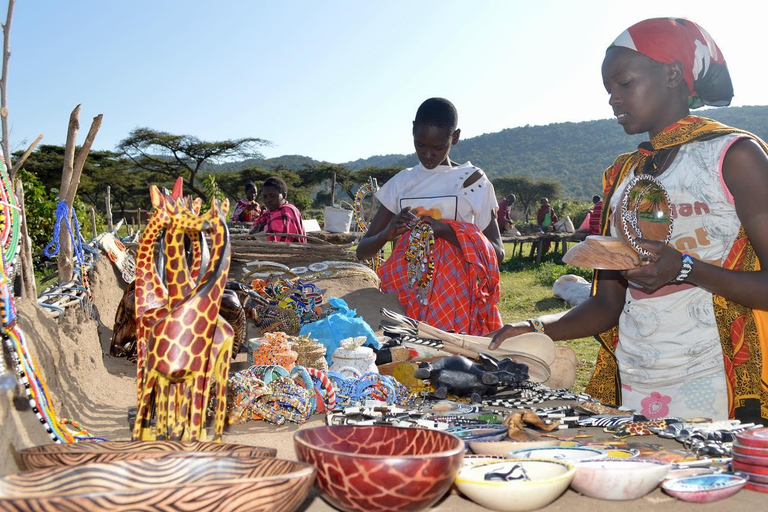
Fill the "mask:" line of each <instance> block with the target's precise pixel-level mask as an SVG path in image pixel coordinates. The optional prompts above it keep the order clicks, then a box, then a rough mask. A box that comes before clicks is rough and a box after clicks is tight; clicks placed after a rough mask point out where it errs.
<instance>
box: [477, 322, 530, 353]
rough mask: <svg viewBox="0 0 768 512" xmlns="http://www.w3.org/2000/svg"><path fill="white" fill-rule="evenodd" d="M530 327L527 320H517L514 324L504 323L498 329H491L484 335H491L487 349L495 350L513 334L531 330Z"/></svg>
mask: <svg viewBox="0 0 768 512" xmlns="http://www.w3.org/2000/svg"><path fill="white" fill-rule="evenodd" d="M532 329H533V328H532V327H531V325H530V324H529V323H528V322H518V323H516V324H505V325H504V327H502V328H501V329H499V330H498V331H492V332H489V333H488V334H487V335H486V336H492V337H493V339H492V340H491V342H490V343H489V344H488V350H496V349H497V348H499V346H500V345H501V344H502V343H504V341H505V340H507V339H508V338H512V337H513V336H519V335H520V334H525V333H527V332H531V330H532Z"/></svg>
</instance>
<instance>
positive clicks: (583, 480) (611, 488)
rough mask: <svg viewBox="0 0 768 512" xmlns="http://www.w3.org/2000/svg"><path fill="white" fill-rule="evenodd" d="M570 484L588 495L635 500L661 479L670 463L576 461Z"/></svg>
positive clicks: (603, 498)
mask: <svg viewBox="0 0 768 512" xmlns="http://www.w3.org/2000/svg"><path fill="white" fill-rule="evenodd" d="M577 467H578V471H577V472H576V476H575V477H574V479H573V481H572V482H571V487H573V488H574V489H575V490H576V491H578V492H580V493H581V494H583V495H585V496H589V497H590V498H598V499H601V500H635V499H637V498H641V497H643V496H645V495H646V494H648V493H649V492H651V491H652V490H654V489H655V488H656V486H658V485H659V483H660V482H661V481H662V480H664V477H665V476H667V473H668V472H669V469H670V465H669V464H664V463H663V462H659V461H654V460H649V459H605V460H588V461H584V462H579V463H578V465H577Z"/></svg>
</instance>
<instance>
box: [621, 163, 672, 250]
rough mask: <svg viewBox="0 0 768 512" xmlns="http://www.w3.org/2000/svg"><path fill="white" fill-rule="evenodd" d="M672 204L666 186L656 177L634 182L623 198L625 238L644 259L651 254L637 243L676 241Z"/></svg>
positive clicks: (640, 177) (633, 180)
mask: <svg viewBox="0 0 768 512" xmlns="http://www.w3.org/2000/svg"><path fill="white" fill-rule="evenodd" d="M669 203H670V200H669V194H668V193H667V190H666V189H665V188H664V185H662V184H661V182H660V181H659V180H658V179H656V178H655V177H653V176H649V175H647V174H641V175H638V176H635V177H634V178H632V180H631V181H630V182H629V184H628V185H627V188H626V189H625V190H624V194H623V195H622V198H621V235H622V237H623V238H624V239H625V240H626V241H627V243H629V245H631V246H632V248H633V249H635V251H637V252H638V254H640V255H641V256H649V255H650V253H649V252H648V251H646V250H645V249H643V248H642V247H640V246H639V245H638V243H637V241H638V240H640V239H645V240H659V241H662V242H664V243H669V241H670V239H671V238H672V224H673V222H672V215H671V211H670V205H669Z"/></svg>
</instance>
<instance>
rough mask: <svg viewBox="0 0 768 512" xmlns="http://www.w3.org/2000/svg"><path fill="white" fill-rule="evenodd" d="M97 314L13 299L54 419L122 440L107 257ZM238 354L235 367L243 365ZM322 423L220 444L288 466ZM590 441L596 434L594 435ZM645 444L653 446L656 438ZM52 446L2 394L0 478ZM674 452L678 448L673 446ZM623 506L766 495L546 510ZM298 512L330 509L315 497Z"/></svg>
mask: <svg viewBox="0 0 768 512" xmlns="http://www.w3.org/2000/svg"><path fill="white" fill-rule="evenodd" d="M91 282H92V285H93V300H94V308H95V311H94V312H95V317H96V318H97V320H94V319H93V318H92V317H89V316H88V315H86V314H85V313H84V312H83V311H79V310H74V309H73V310H69V311H68V313H67V315H66V317H65V318H63V319H62V320H61V322H56V321H54V320H51V319H49V318H47V317H46V316H45V315H44V314H43V312H42V311H41V310H40V309H39V308H38V307H37V305H36V304H35V303H34V302H30V301H24V300H18V302H17V307H18V311H19V322H20V326H21V328H22V329H23V330H24V332H25V333H26V335H27V339H28V344H29V346H30V351H31V352H32V354H33V355H34V357H35V359H36V361H37V365H38V368H39V370H40V372H41V373H42V375H43V376H44V378H45V380H46V381H47V384H48V389H49V391H50V395H51V398H52V401H53V404H54V407H55V410H56V412H57V414H58V416H59V417H66V418H74V419H75V420H77V421H79V422H80V423H81V424H82V425H84V426H85V427H86V428H87V429H88V430H89V431H90V432H91V433H92V434H94V435H96V436H100V437H105V438H108V439H113V440H114V439H128V438H129V437H130V430H129V425H128V421H127V413H128V409H129V408H130V407H133V406H135V401H136V398H135V384H134V381H135V366H134V365H133V364H131V363H128V362H127V361H126V360H125V359H118V358H112V357H110V356H109V355H108V349H109V342H110V337H111V335H112V328H111V327H112V325H113V323H114V315H115V311H116V309H117V304H118V302H119V301H120V298H121V297H122V290H123V288H124V283H123V282H122V280H121V278H120V277H119V275H118V274H117V272H115V271H114V269H113V267H112V266H111V264H110V263H109V261H108V260H107V259H106V258H102V259H101V260H100V261H99V262H97V264H96V266H95V269H94V273H93V276H92V279H91ZM318 285H319V286H320V288H321V289H323V290H324V292H325V293H324V296H326V297H329V296H335V297H341V298H344V299H345V300H346V301H347V303H348V304H349V305H350V307H352V308H354V309H357V311H358V314H360V315H361V316H362V317H363V318H365V319H366V321H368V323H369V324H370V325H371V326H372V327H373V328H374V329H376V328H377V327H378V325H379V322H380V320H381V317H380V314H379V309H380V308H381V307H387V308H389V309H393V310H396V311H400V308H399V305H398V304H397V301H396V299H394V297H392V296H387V295H384V294H382V293H381V292H379V291H378V289H377V288H376V287H375V285H374V283H373V282H369V281H368V280H366V279H357V278H356V279H350V278H346V279H335V280H326V281H322V282H319V283H318ZM242 359H244V354H240V356H239V360H238V363H237V365H242V364H243V362H242ZM322 424H324V418H323V417H322V416H319V415H316V416H314V417H313V418H312V419H311V420H310V421H309V422H307V423H306V424H305V425H302V426H301V427H296V426H295V425H286V426H282V427H273V426H269V425H267V424H265V423H263V422H250V423H247V424H245V425H237V426H234V427H232V428H230V429H228V430H227V432H226V434H225V436H224V441H225V442H231V443H243V444H251V445H260V446H270V447H274V448H276V449H277V456H278V457H281V458H288V459H294V458H295V452H294V450H293V439H292V435H293V432H295V431H296V430H297V428H308V427H313V426H319V425H322ZM595 435H596V437H597V436H599V435H600V433H599V431H596V432H595ZM649 441H650V442H654V443H655V442H659V441H660V439H658V438H656V437H654V438H653V439H652V440H649ZM50 442H51V440H50V438H49V437H48V436H47V434H46V433H45V431H44V430H43V428H42V427H41V425H40V423H39V422H38V421H37V419H36V418H35V415H34V414H33V413H32V411H31V410H29V407H28V405H26V399H24V398H23V397H22V396H21V395H14V394H13V393H11V392H8V393H7V394H6V396H5V397H0V450H2V453H3V456H2V457H0V475H4V474H8V473H11V472H15V471H17V470H18V469H17V467H16V465H15V462H14V459H13V456H12V449H13V448H14V447H15V448H16V449H21V448H26V447H30V446H34V445H38V444H47V443H50ZM669 443H672V445H673V447H675V448H679V446H677V445H676V443H675V442H674V441H670V442H669ZM617 507H621V509H622V510H624V511H625V512H633V511H638V512H640V511H642V512H648V511H654V510H670V511H671V510H675V511H681V510H682V511H685V510H694V509H695V510H697V511H709V510H722V509H723V507H728V508H730V509H732V510H745V509H748V508H751V509H753V510H761V509H764V496H763V495H761V494H760V493H755V492H751V491H742V492H740V493H738V494H737V495H735V496H734V497H732V498H729V499H728V500H727V501H724V502H717V503H713V504H703V505H701V504H689V503H684V502H680V501H677V500H675V499H674V498H671V497H669V496H667V495H665V494H663V493H662V492H661V491H660V490H656V491H654V492H653V493H651V494H650V495H648V496H646V497H645V498H643V499H640V500H636V501H632V502H621V503H614V502H608V501H600V500H595V499H591V498H586V497H584V496H580V495H578V494H577V493H575V492H574V491H572V490H568V491H566V493H565V494H564V495H563V496H562V497H561V498H560V499H558V500H557V501H556V502H555V503H553V504H552V505H550V506H549V507H547V508H546V510H552V511H564V512H565V511H568V512H587V511H594V510H600V511H603V510H605V511H608V510H614V509H616V508H617ZM433 508H434V509H435V510H446V511H461V512H469V511H474V510H485V509H483V508H482V507H480V506H478V505H475V504H474V503H472V502H470V501H469V500H467V499H465V498H463V497H461V496H460V495H458V494H456V493H452V494H449V495H447V496H446V497H445V498H444V499H443V500H442V501H441V502H440V503H438V504H437V505H435V506H434V507H433ZM302 510H312V511H315V510H317V511H321V510H334V509H333V508H331V507H330V506H329V505H328V504H326V503H325V502H324V501H323V500H322V499H321V498H320V497H318V496H317V495H315V494H314V493H313V494H312V495H311V496H310V497H309V498H308V499H307V501H306V502H305V503H304V505H303V507H302Z"/></svg>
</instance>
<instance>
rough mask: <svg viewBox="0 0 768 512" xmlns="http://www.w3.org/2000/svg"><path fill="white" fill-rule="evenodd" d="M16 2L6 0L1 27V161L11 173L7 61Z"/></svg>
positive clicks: (9, 54) (9, 58) (9, 53)
mask: <svg viewBox="0 0 768 512" xmlns="http://www.w3.org/2000/svg"><path fill="white" fill-rule="evenodd" d="M15 4H16V0H8V15H7V16H6V17H5V24H4V25H3V76H2V78H0V118H2V125H3V159H4V160H5V166H6V168H7V169H8V172H9V173H10V172H11V169H13V165H12V163H11V149H10V144H9V142H8V136H9V135H8V61H9V60H11V21H13V7H14V5H15ZM11 180H13V174H11Z"/></svg>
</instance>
